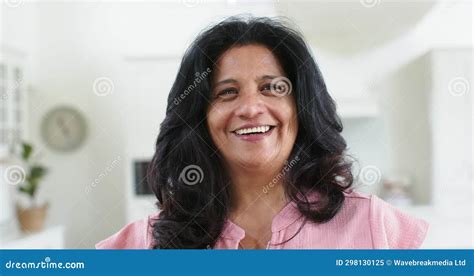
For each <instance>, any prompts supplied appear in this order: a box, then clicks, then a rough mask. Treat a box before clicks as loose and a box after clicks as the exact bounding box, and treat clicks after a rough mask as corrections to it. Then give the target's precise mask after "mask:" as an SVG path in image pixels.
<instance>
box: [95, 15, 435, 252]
mask: <svg viewBox="0 0 474 276" xmlns="http://www.w3.org/2000/svg"><path fill="white" fill-rule="evenodd" d="M341 131H342V124H341V121H340V119H339V118H338V115H337V114H336V106H335V103H334V101H333V100H332V99H331V97H330V96H329V94H328V90H327V88H326V85H325V83H324V80H323V77H322V75H321V72H320V71H319V69H318V66H317V65H316V63H315V61H314V59H313V57H312V55H311V53H310V51H309V49H308V46H307V45H306V44H305V42H304V40H303V38H302V36H301V34H299V33H298V32H296V31H294V30H293V29H291V28H289V27H287V26H286V25H285V24H283V23H282V22H280V21H277V20H273V19H269V18H240V17H232V18H229V19H227V20H225V21H223V22H221V23H219V24H217V25H215V26H213V27H211V28H210V29H208V30H206V31H204V32H203V33H202V34H200V35H199V37H197V39H196V40H195V41H194V42H193V43H192V45H191V46H190V47H189V49H188V50H187V52H186V53H185V55H184V57H183V60H182V62H181V67H180V69H179V72H178V75H177V77H176V80H175V82H174V85H173V87H172V89H171V92H170V94H169V98H168V107H167V111H166V118H165V120H164V121H163V123H162V124H161V129H160V133H159V135H158V139H157V142H156V152H155V155H154V157H153V160H152V162H151V165H150V168H149V177H148V181H149V183H150V185H151V186H152V188H153V191H154V193H155V195H156V197H157V199H158V203H157V206H158V208H159V209H160V212H159V213H158V214H156V215H154V216H151V217H149V218H147V219H144V220H141V221H137V222H133V223H131V224H129V225H127V226H126V227H124V228H123V229H122V230H120V231H119V232H118V233H116V234H115V235H113V236H111V237H109V238H108V239H106V240H104V241H102V242H100V243H98V244H97V245H96V247H97V248H153V249H158V248H233V249H237V248H242V249H249V248H271V249H277V248H278V249H285V248H291V249H294V248H398V249H403V248H418V247H419V246H420V245H421V243H422V242H423V240H424V238H425V235H426V232H427V229H428V224H427V223H426V222H425V221H423V220H420V219H417V218H414V217H411V216H409V215H407V214H405V213H402V212H400V211H399V210H397V209H395V208H393V207H392V206H390V205H389V204H387V203H385V202H384V201H382V200H381V199H379V198H378V197H376V196H365V195H362V194H359V193H356V192H353V191H351V185H352V182H353V175H352V173H351V163H350V162H349V161H348V160H347V158H346V156H345V152H346V142H345V140H344V138H343V137H342V136H341V134H340V133H341Z"/></svg>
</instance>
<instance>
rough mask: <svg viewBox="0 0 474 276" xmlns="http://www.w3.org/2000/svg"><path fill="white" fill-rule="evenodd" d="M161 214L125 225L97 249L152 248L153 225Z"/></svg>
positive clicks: (99, 243)
mask: <svg viewBox="0 0 474 276" xmlns="http://www.w3.org/2000/svg"><path fill="white" fill-rule="evenodd" d="M158 215H159V212H158V213H156V214H153V215H149V216H148V217H146V218H144V219H141V220H137V221H134V222H131V223H129V224H127V225H125V226H124V227H123V228H122V229H120V230H119V231H118V232H117V233H115V234H113V235H112V236H110V237H108V238H106V239H104V240H102V241H100V242H98V243H97V244H96V245H95V248H96V249H149V248H151V246H152V241H153V240H152V223H153V220H154V219H156V218H158Z"/></svg>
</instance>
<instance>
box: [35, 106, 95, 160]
mask: <svg viewBox="0 0 474 276" xmlns="http://www.w3.org/2000/svg"><path fill="white" fill-rule="evenodd" d="M86 135H87V124H86V120H85V119H84V117H83V116H82V114H81V113H80V112H79V111H78V110H76V109H75V108H73V107H69V106H60V107H56V108H54V109H52V110H51V111H49V112H48V113H47V114H46V115H45V116H44V118H43V121H42V123H41V137H42V138H43V141H44V142H45V144H46V145H47V146H48V147H49V148H51V149H53V150H56V151H62V152H69V151H73V150H75V149H77V148H79V147H80V146H81V145H82V144H83V143H84V141H85V139H86Z"/></svg>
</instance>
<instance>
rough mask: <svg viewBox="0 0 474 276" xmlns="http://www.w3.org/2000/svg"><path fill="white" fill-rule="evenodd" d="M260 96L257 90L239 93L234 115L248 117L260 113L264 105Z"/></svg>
mask: <svg viewBox="0 0 474 276" xmlns="http://www.w3.org/2000/svg"><path fill="white" fill-rule="evenodd" d="M260 96H261V95H260V93H259V92H258V91H252V92H246V93H245V92H244V93H241V94H240V100H239V102H238V106H237V109H236V110H235V115H236V116H239V117H241V118H243V119H249V118H254V117H256V116H258V115H260V114H262V113H263V111H264V109H265V107H264V104H263V102H262V99H261V97H260Z"/></svg>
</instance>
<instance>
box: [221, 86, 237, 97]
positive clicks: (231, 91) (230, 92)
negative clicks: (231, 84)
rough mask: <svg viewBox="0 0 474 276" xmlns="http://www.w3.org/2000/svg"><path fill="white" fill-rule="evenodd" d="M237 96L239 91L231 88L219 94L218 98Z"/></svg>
mask: <svg viewBox="0 0 474 276" xmlns="http://www.w3.org/2000/svg"><path fill="white" fill-rule="evenodd" d="M234 94H237V89H234V88H229V89H225V90H222V91H221V92H219V93H217V97H226V98H228V97H231V96H232V95H234Z"/></svg>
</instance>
